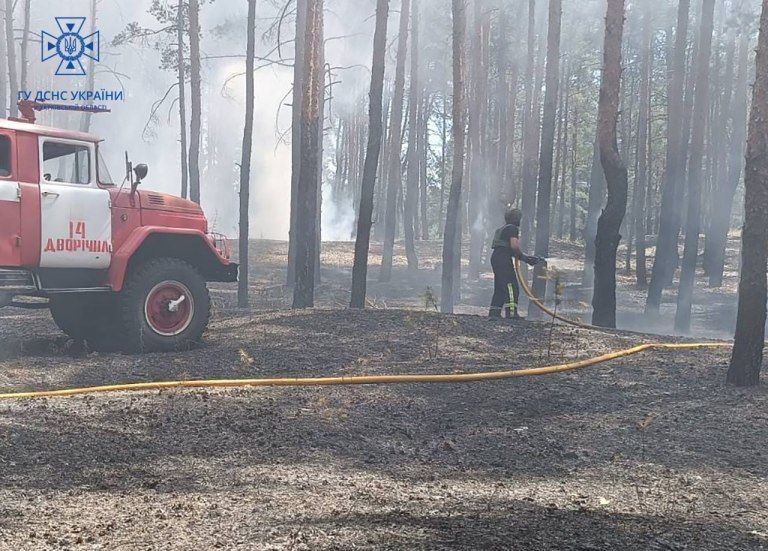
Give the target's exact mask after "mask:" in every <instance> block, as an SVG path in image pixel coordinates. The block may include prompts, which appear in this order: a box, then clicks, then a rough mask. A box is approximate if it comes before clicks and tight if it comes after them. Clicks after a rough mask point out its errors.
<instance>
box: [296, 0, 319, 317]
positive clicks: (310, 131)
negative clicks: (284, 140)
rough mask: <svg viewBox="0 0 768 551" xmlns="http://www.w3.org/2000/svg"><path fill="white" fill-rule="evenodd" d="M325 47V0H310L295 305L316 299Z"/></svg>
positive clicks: (302, 305) (308, 304) (306, 304)
mask: <svg viewBox="0 0 768 551" xmlns="http://www.w3.org/2000/svg"><path fill="white" fill-rule="evenodd" d="M322 50H323V0H307V13H306V25H305V34H304V61H303V68H304V71H303V75H302V78H301V83H302V85H301V125H300V127H301V171H300V176H299V182H298V189H297V194H296V280H295V283H294V287H293V307H294V308H311V307H312V306H314V300H315V268H316V263H317V225H318V224H317V218H318V206H319V202H318V196H319V190H318V187H319V186H318V184H319V179H318V173H319V167H320V163H321V161H322V159H321V150H322V145H321V143H320V141H321V136H322V133H321V131H322V128H321V124H322V112H323V108H322V103H323V98H324V84H325V72H324V68H323V64H322V60H323V55H322Z"/></svg>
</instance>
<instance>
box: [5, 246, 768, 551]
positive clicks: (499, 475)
mask: <svg viewBox="0 0 768 551" xmlns="http://www.w3.org/2000/svg"><path fill="white" fill-rule="evenodd" d="M282 248H283V245H282V244H278V243H267V242H258V243H255V244H254V249H255V251H257V252H260V253H261V254H260V255H259V257H258V258H259V262H257V263H256V264H255V265H254V268H253V269H254V279H253V281H252V287H253V289H254V298H253V302H254V309H253V311H251V312H242V311H237V310H235V309H233V308H232V307H231V305H232V303H233V296H234V295H233V289H232V288H231V287H228V286H217V288H216V290H215V291H214V297H215V303H216V305H217V310H216V313H215V316H214V320H213V323H212V325H211V329H210V331H209V333H208V335H207V337H206V342H205V344H204V345H203V346H201V347H198V348H196V349H193V350H189V351H181V352H178V353H172V354H154V355H145V356H128V355H122V354H95V353H90V352H89V351H88V350H83V349H82V348H80V347H78V346H75V345H73V344H72V343H69V342H68V341H67V340H66V339H65V338H63V337H62V336H61V335H60V333H59V332H58V331H57V329H56V327H55V326H54V325H53V323H52V322H51V321H50V319H49V317H48V316H47V314H45V313H43V312H37V313H25V312H21V313H19V312H18V311H13V310H0V389H2V390H3V391H10V390H26V389H43V388H61V387H69V386H82V385H95V384H104V383H112V382H134V381H152V380H167V379H180V378H183V379H202V378H238V377H272V376H275V377H277V376H283V375H302V376H322V375H336V374H345V375H351V374H369V373H370V374H386V373H411V372H418V373H451V372H469V371H486V370H501V369H514V368H523V367H529V366H535V365H546V364H551V363H558V362H561V361H567V360H572V359H576V358H581V357H587V356H591V355H595V354H599V353H602V352H605V351H608V350H612V349H616V348H624V347H627V346H630V345H634V344H636V343H638V342H649V341H652V340H658V337H653V336H649V335H643V334H634V333H626V332H598V331H588V330H583V329H574V328H570V327H564V326H560V325H555V326H551V325H549V324H546V323H542V322H530V321H526V322H514V323H512V322H505V321H496V322H492V321H488V320H487V319H485V318H483V317H481V316H475V315H467V314H464V315H457V316H439V315H437V314H434V313H432V312H430V311H429V308H425V304H426V305H428V303H429V301H428V300H426V299H428V296H429V293H430V292H429V291H426V288H427V286H432V285H434V284H435V282H437V283H439V271H435V270H433V267H429V265H428V263H429V262H434V260H432V261H430V260H429V259H430V258H432V257H430V256H429V254H428V253H427V252H426V248H423V249H422V255H423V257H424V260H425V264H427V266H425V267H424V268H423V270H422V271H421V272H420V273H419V274H415V275H414V274H410V275H409V274H407V273H406V271H405V269H404V268H401V269H399V270H397V271H396V274H395V281H396V283H392V284H379V283H376V282H375V277H376V270H375V269H374V270H373V272H372V278H373V279H374V282H373V284H372V293H371V294H372V305H373V306H375V307H376V308H375V309H371V310H368V311H366V312H352V311H348V310H344V309H340V308H336V306H342V304H343V303H344V302H345V301H346V298H345V296H344V293H345V287H346V285H347V283H346V281H347V278H348V274H347V272H346V270H347V269H348V262H349V258H347V257H348V256H350V255H349V250H348V249H349V247H348V246H347V245H334V246H328V247H326V253H325V256H324V264H325V269H324V274H323V275H324V281H325V282H324V284H323V286H322V287H321V289H320V296H319V301H318V303H319V305H320V306H321V308H319V309H317V310H312V311H306V312H291V311H288V310H287V309H286V308H285V303H286V300H287V292H286V290H285V289H283V288H282V286H281V283H282V282H281V277H282V275H281V272H280V268H279V265H280V262H281V258H282V257H281V254H282ZM563 256H564V255H563ZM334 258H335V259H337V260H338V262H337V263H334V262H333V259H334ZM350 258H351V257H350ZM488 283H489V281H488V279H487V275H484V277H483V279H482V281H481V283H480V284H476V285H471V286H470V285H468V286H467V289H465V301H466V304H465V306H463V309H462V311H465V312H477V313H481V312H482V310H481V309H482V307H483V306H484V303H485V301H486V300H487V298H488V297H487V296H485V295H486V294H487V292H488V287H487V285H488ZM433 289H435V290H434V291H432V292H436V287H433ZM626 294H627V293H620V296H625V295H626ZM385 306H387V307H388V308H385ZM393 307H397V309H396V308H393ZM403 307H410V309H409V310H406V309H403ZM700 323H702V325H704V322H703V321H702V322H700ZM550 332H551V335H550ZM550 338H551V340H550ZM727 361H728V352H727V350H716V351H712V350H709V351H707V350H701V351H692V352H671V351H664V352H650V353H646V354H644V355H638V356H634V357H631V358H625V359H622V360H618V361H615V362H612V363H609V364H604V365H603V366H597V367H592V368H588V369H583V370H580V371H574V372H569V373H564V374H559V375H552V376H546V377H537V378H521V379H511V380H505V381H495V382H487V383H466V384H432V385H391V386H357V387H322V388H314V387H312V388H284V387H282V388H257V389H228V390H174V391H162V392H158V391H153V392H143V393H121V394H109V395H91V396H85V397H75V398H67V399H42V400H35V401H5V402H0V549H13V550H14V551H17V550H26V549H30V550H37V549H110V550H111V549H127V550H134V549H135V550H138V549H141V550H145V549H152V550H154V549H157V550H160V549H191V548H196V549H215V548H223V549H350V548H374V549H391V548H397V549H413V548H428V549H516V550H540V549H541V550H544V549H547V550H549V549H553V550H554V549H564V550H613V549H628V550H634V549H639V550H657V551H658V550H667V551H668V550H678V549H680V550H682V549H685V550H708V549H711V550H721V549H764V548H766V547H768V457H766V454H768V451H766V450H767V449H768V446H767V444H768V392H766V390H765V388H764V387H762V388H758V389H754V390H743V389H734V388H730V387H726V386H725V385H724V382H723V381H724V375H725V369H726V367H727Z"/></svg>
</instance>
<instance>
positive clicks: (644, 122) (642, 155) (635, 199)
mask: <svg viewBox="0 0 768 551" xmlns="http://www.w3.org/2000/svg"><path fill="white" fill-rule="evenodd" d="M651 17H652V15H651V8H650V6H648V7H646V8H645V11H644V13H643V39H642V48H641V53H640V107H639V112H638V117H637V174H636V175H635V185H634V188H633V189H632V205H633V212H632V218H633V221H634V226H635V263H636V270H635V276H636V281H637V288H638V289H645V288H646V287H647V286H648V274H647V270H646V259H645V233H646V230H645V195H646V188H647V187H648V138H649V128H650V119H651V117H650V111H651V63H650V61H651V55H653V53H652V46H653V44H652V42H653V26H652V24H651Z"/></svg>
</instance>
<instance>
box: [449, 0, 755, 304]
mask: <svg viewBox="0 0 768 551" xmlns="http://www.w3.org/2000/svg"><path fill="white" fill-rule="evenodd" d="M767 1H768V0H767ZM465 9H466V8H465V0H452V5H451V11H452V13H453V174H452V176H451V191H450V194H449V196H448V207H447V213H446V217H445V231H444V232H443V273H442V286H441V289H440V311H441V312H443V313H446V314H452V313H453V305H454V285H455V284H456V283H457V282H456V281H455V279H456V277H455V276H456V272H457V270H456V261H457V259H458V258H460V257H461V250H460V246H461V202H462V201H461V185H462V180H463V178H464V133H465V128H464V126H465V122H464V59H463V58H462V52H463V51H464V42H465V34H466V25H467V23H466V12H465Z"/></svg>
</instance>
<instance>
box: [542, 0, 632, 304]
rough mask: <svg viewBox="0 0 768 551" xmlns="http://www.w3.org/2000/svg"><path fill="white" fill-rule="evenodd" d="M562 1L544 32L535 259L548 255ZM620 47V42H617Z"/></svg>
mask: <svg viewBox="0 0 768 551" xmlns="http://www.w3.org/2000/svg"><path fill="white" fill-rule="evenodd" d="M561 17H562V0H549V22H548V29H547V69H546V73H547V76H546V91H545V93H544V114H543V124H542V129H541V156H540V163H539V186H538V197H537V199H536V249H535V251H536V252H535V254H536V256H538V257H541V258H546V257H548V256H549V233H550V203H551V197H552V176H553V174H552V161H553V157H554V147H555V126H556V123H557V97H558V87H559V85H560V82H559V80H560V78H559V77H560V23H561ZM619 46H621V41H619ZM546 275H547V274H546V264H544V263H543V262H542V263H539V264H536V267H535V268H534V269H533V293H534V294H535V295H536V296H537V297H539V299H543V298H544V292H545V290H546V288H547V279H546Z"/></svg>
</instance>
